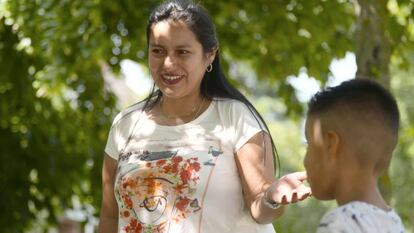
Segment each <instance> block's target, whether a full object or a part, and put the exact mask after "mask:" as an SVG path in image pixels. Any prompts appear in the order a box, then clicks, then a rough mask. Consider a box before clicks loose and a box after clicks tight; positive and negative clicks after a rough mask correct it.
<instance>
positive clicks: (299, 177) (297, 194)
mask: <svg viewBox="0 0 414 233" xmlns="http://www.w3.org/2000/svg"><path fill="white" fill-rule="evenodd" d="M306 178H307V175H306V172H294V173H289V174H287V175H284V176H282V177H281V178H280V179H278V180H276V181H275V182H273V183H272V185H271V186H270V187H269V189H268V190H267V197H268V198H269V199H271V200H274V201H275V202H277V203H279V204H290V203H295V202H298V201H302V200H304V199H306V198H307V197H309V196H311V195H312V191H311V189H310V188H309V187H307V186H305V184H304V181H305V180H306Z"/></svg>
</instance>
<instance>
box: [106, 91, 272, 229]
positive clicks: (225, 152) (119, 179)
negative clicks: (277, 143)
mask: <svg viewBox="0 0 414 233" xmlns="http://www.w3.org/2000/svg"><path fill="white" fill-rule="evenodd" d="M141 108H142V106H141V105H136V106H133V107H130V108H129V109H126V110H125V111H123V112H121V113H120V114H119V115H118V116H117V117H116V118H115V120H114V123H113V126H112V128H111V130H110V133H109V138H108V142H107V145H106V148H105V152H106V153H107V154H108V155H109V156H111V157H112V158H114V159H116V160H118V171H117V175H116V181H115V187H114V189H115V196H116V199H117V202H118V207H119V227H118V232H122V233H124V232H163V233H167V232H170V233H225V232H232V233H233V232H238V233H274V232H275V231H274V229H273V226H272V225H271V224H258V223H256V222H255V221H254V220H253V219H252V217H251V215H250V213H249V211H248V210H247V209H246V208H245V205H244V200H243V195H242V187H241V181H240V177H239V173H238V170H237V166H236V163H235V160H234V156H235V152H236V151H237V150H238V149H239V148H241V147H242V146H243V145H244V144H245V143H246V142H247V141H248V140H249V139H250V138H251V137H252V136H254V135H255V134H257V133H258V132H261V131H263V130H262V129H261V128H260V127H259V124H258V123H257V121H256V120H255V118H254V117H253V115H252V113H251V112H250V111H249V109H248V108H247V107H246V106H245V105H244V104H243V103H241V102H239V101H236V100H229V99H220V100H218V99H215V100H214V101H212V102H211V104H210V106H209V107H208V108H207V110H206V111H205V112H203V113H202V114H201V115H200V116H199V117H198V118H196V119H195V120H193V121H192V122H189V123H186V124H183V125H178V126H165V125H158V124H157V123H155V122H154V121H153V120H151V119H149V118H148V116H147V115H146V113H145V112H143V111H141V110H140V109H141ZM130 135H131V136H130ZM128 138H129V139H128ZM127 141H128V143H127Z"/></svg>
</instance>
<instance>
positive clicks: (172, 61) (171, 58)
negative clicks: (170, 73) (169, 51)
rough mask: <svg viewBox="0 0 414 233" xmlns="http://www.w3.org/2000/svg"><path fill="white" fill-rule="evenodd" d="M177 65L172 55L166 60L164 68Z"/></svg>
mask: <svg viewBox="0 0 414 233" xmlns="http://www.w3.org/2000/svg"><path fill="white" fill-rule="evenodd" d="M175 63H176V60H175V58H174V57H173V56H172V55H168V56H166V57H165V59H164V67H172V66H174V65H175Z"/></svg>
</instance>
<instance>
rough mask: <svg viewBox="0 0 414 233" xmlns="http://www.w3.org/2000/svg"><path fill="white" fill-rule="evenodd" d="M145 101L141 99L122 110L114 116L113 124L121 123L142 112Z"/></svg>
mask: <svg viewBox="0 0 414 233" xmlns="http://www.w3.org/2000/svg"><path fill="white" fill-rule="evenodd" d="M144 105H145V102H144V101H141V102H138V103H135V104H133V105H131V106H128V107H126V108H124V109H123V110H121V111H120V112H119V113H118V114H117V115H116V116H115V118H114V121H113V123H112V125H116V124H120V123H121V122H123V121H125V120H127V119H131V118H133V117H134V116H135V115H137V114H140V113H141V112H142V109H143V108H144Z"/></svg>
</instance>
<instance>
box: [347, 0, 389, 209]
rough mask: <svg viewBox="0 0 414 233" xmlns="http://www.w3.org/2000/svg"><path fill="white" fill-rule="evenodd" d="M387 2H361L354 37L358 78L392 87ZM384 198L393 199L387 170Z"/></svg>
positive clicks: (382, 187) (382, 181) (383, 181)
mask: <svg viewBox="0 0 414 233" xmlns="http://www.w3.org/2000/svg"><path fill="white" fill-rule="evenodd" d="M387 2H388V1H387V0H358V8H359V9H358V10H359V15H358V20H357V28H356V38H355V42H356V44H355V46H356V47H355V52H356V61H357V67H358V68H357V76H356V77H357V78H370V79H375V80H377V81H378V82H380V83H381V84H382V85H383V86H384V87H386V88H387V89H389V88H390V70H389V65H390V60H391V53H392V48H391V41H390V39H389V38H388V37H387V35H386V34H385V29H384V28H385V26H384V25H385V24H386V22H387V20H388V17H389V12H388V9H387ZM379 188H380V190H381V193H382V195H383V197H384V199H385V200H386V201H387V202H388V203H389V202H390V200H391V182H390V178H389V172H388V170H387V171H386V172H385V173H384V175H383V176H382V177H380V180H379Z"/></svg>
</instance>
